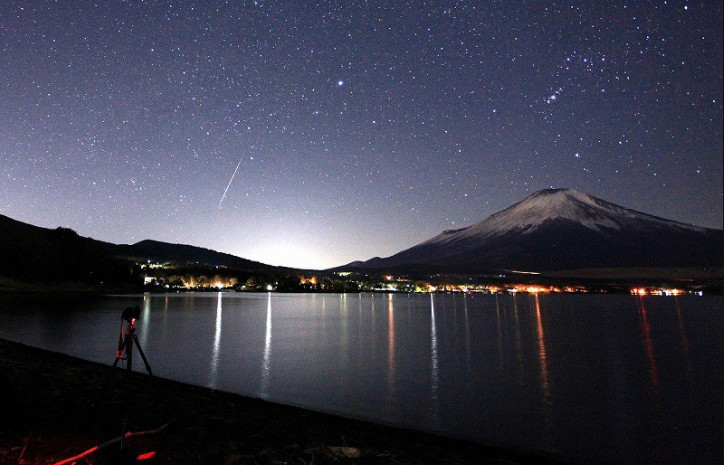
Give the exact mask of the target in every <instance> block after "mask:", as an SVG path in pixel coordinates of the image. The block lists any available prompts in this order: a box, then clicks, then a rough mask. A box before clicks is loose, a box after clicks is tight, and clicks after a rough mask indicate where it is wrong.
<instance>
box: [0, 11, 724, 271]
mask: <svg viewBox="0 0 724 465" xmlns="http://www.w3.org/2000/svg"><path fill="white" fill-rule="evenodd" d="M721 24H722V3H721V1H705V2H693V1H692V2H682V1H668V2H665V1H650V2H649V1H647V2H543V1H516V2H508V1H505V2H503V1H500V2H497V1H486V2H483V1H478V2H473V1H471V2H466V1H449V2H438V1H427V2H422V1H419V2H417V1H416V2H406V1H378V0H370V1H366V2H365V1H337V2H311V1H310V2H307V1H263V0H258V1H228V2H214V1H164V2H155V1H147V2H141V1H135V0H134V1H107V2H97V3H94V2H90V1H82V0H79V1H59V2H51V1H40V0H38V1H13V0H3V1H2V2H1V3H0V214H3V215H7V216H10V217H12V218H14V219H17V220H20V221H24V222H28V223H31V224H35V225H38V226H43V227H51V228H55V227H57V226H64V227H69V228H72V229H74V230H76V231H77V232H78V233H79V234H81V235H84V236H91V237H93V238H96V239H100V240H105V241H111V242H115V243H133V242H136V241H139V240H142V239H146V238H152V239H157V240H163V241H168V242H175V243H186V244H192V245H197V246H202V247H207V248H211V249H214V250H219V251H223V252H227V253H231V254H234V255H237V256H241V257H244V258H250V259H254V260H258V261H262V262H265V263H269V264H281V265H287V266H297V267H311V268H325V267H331V266H336V265H341V264H344V263H347V262H350V261H352V260H356V259H368V258H371V257H373V256H375V255H379V256H388V255H391V254H393V253H395V252H398V251H400V250H402V249H405V248H407V247H410V246H412V245H414V244H416V243H418V242H421V241H423V240H426V239H428V238H430V237H432V236H434V235H436V234H438V233H439V232H440V231H442V230H443V229H449V228H458V227H463V226H467V225H470V224H473V223H476V222H478V221H480V220H482V219H484V218H486V217H487V216H488V215H490V214H492V213H494V212H496V211H499V210H501V209H503V208H506V207H508V206H509V205H511V204H512V203H514V202H517V201H519V200H521V199H522V198H524V197H525V196H526V195H528V194H530V193H532V192H534V191H537V190H540V189H543V188H549V187H573V188H577V189H579V190H581V191H584V192H587V193H589V194H591V195H594V196H596V197H599V198H603V199H604V200H608V201H611V202H614V203H617V204H620V205H623V206H626V207H629V208H634V209H636V210H639V211H643V212H646V213H651V214H654V215H657V216H661V217H665V218H669V219H673V220H677V221H681V222H685V223H692V224H696V225H700V226H707V227H715V228H721V227H722V158H723V151H722V26H721Z"/></svg>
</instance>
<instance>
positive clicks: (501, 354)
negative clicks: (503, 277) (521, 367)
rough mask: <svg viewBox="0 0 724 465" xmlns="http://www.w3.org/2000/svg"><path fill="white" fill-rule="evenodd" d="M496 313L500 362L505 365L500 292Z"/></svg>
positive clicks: (496, 301)
mask: <svg viewBox="0 0 724 465" xmlns="http://www.w3.org/2000/svg"><path fill="white" fill-rule="evenodd" d="M495 314H496V316H497V323H498V363H499V364H500V366H503V323H502V319H501V317H500V301H499V300H498V294H495Z"/></svg>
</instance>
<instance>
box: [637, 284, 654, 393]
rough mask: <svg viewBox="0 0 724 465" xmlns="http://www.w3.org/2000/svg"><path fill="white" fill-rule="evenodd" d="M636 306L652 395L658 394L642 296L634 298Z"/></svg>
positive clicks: (648, 328)
mask: <svg viewBox="0 0 724 465" xmlns="http://www.w3.org/2000/svg"><path fill="white" fill-rule="evenodd" d="M636 302H637V304H638V309H639V316H640V317H641V331H642V332H643V336H644V348H645V350H646V361H647V362H648V371H649V375H650V376H651V386H652V387H653V388H654V394H656V395H658V393H659V370H658V368H657V367H656V356H655V354H654V343H653V341H652V339H651V328H650V327H649V320H648V318H647V316H646V306H645V305H644V298H643V297H642V296H637V297H636Z"/></svg>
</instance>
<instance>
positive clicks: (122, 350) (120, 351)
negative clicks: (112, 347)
mask: <svg viewBox="0 0 724 465" xmlns="http://www.w3.org/2000/svg"><path fill="white" fill-rule="evenodd" d="M127 345H128V338H127V337H126V338H124V339H123V341H122V342H121V343H120V344H118V352H116V361H115V362H113V368H115V367H116V366H118V361H119V360H121V357H119V355H121V354H123V353H125V352H126V350H127V349H126V346H127Z"/></svg>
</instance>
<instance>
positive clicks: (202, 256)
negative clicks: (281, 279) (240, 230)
mask: <svg viewBox="0 0 724 465" xmlns="http://www.w3.org/2000/svg"><path fill="white" fill-rule="evenodd" d="M109 250H110V251H111V253H112V254H113V255H114V256H117V257H123V258H129V259H135V260H141V261H143V260H152V261H157V262H168V261H172V262H177V263H179V264H189V265H192V264H193V265H196V264H198V265H206V266H211V267H226V268H233V269H237V270H243V271H263V272H268V271H272V270H276V271H280V270H288V269H287V268H279V267H274V266H271V265H266V264H264V263H261V262H255V261H253V260H247V259H245V258H240V257H237V256H234V255H230V254H227V253H223V252H216V251H215V250H210V249H205V248H202V247H195V246H192V245H184V244H171V243H168V242H160V241H154V240H150V239H147V240H144V241H141V242H137V243H135V244H132V245H125V244H124V245H114V244H109Z"/></svg>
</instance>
